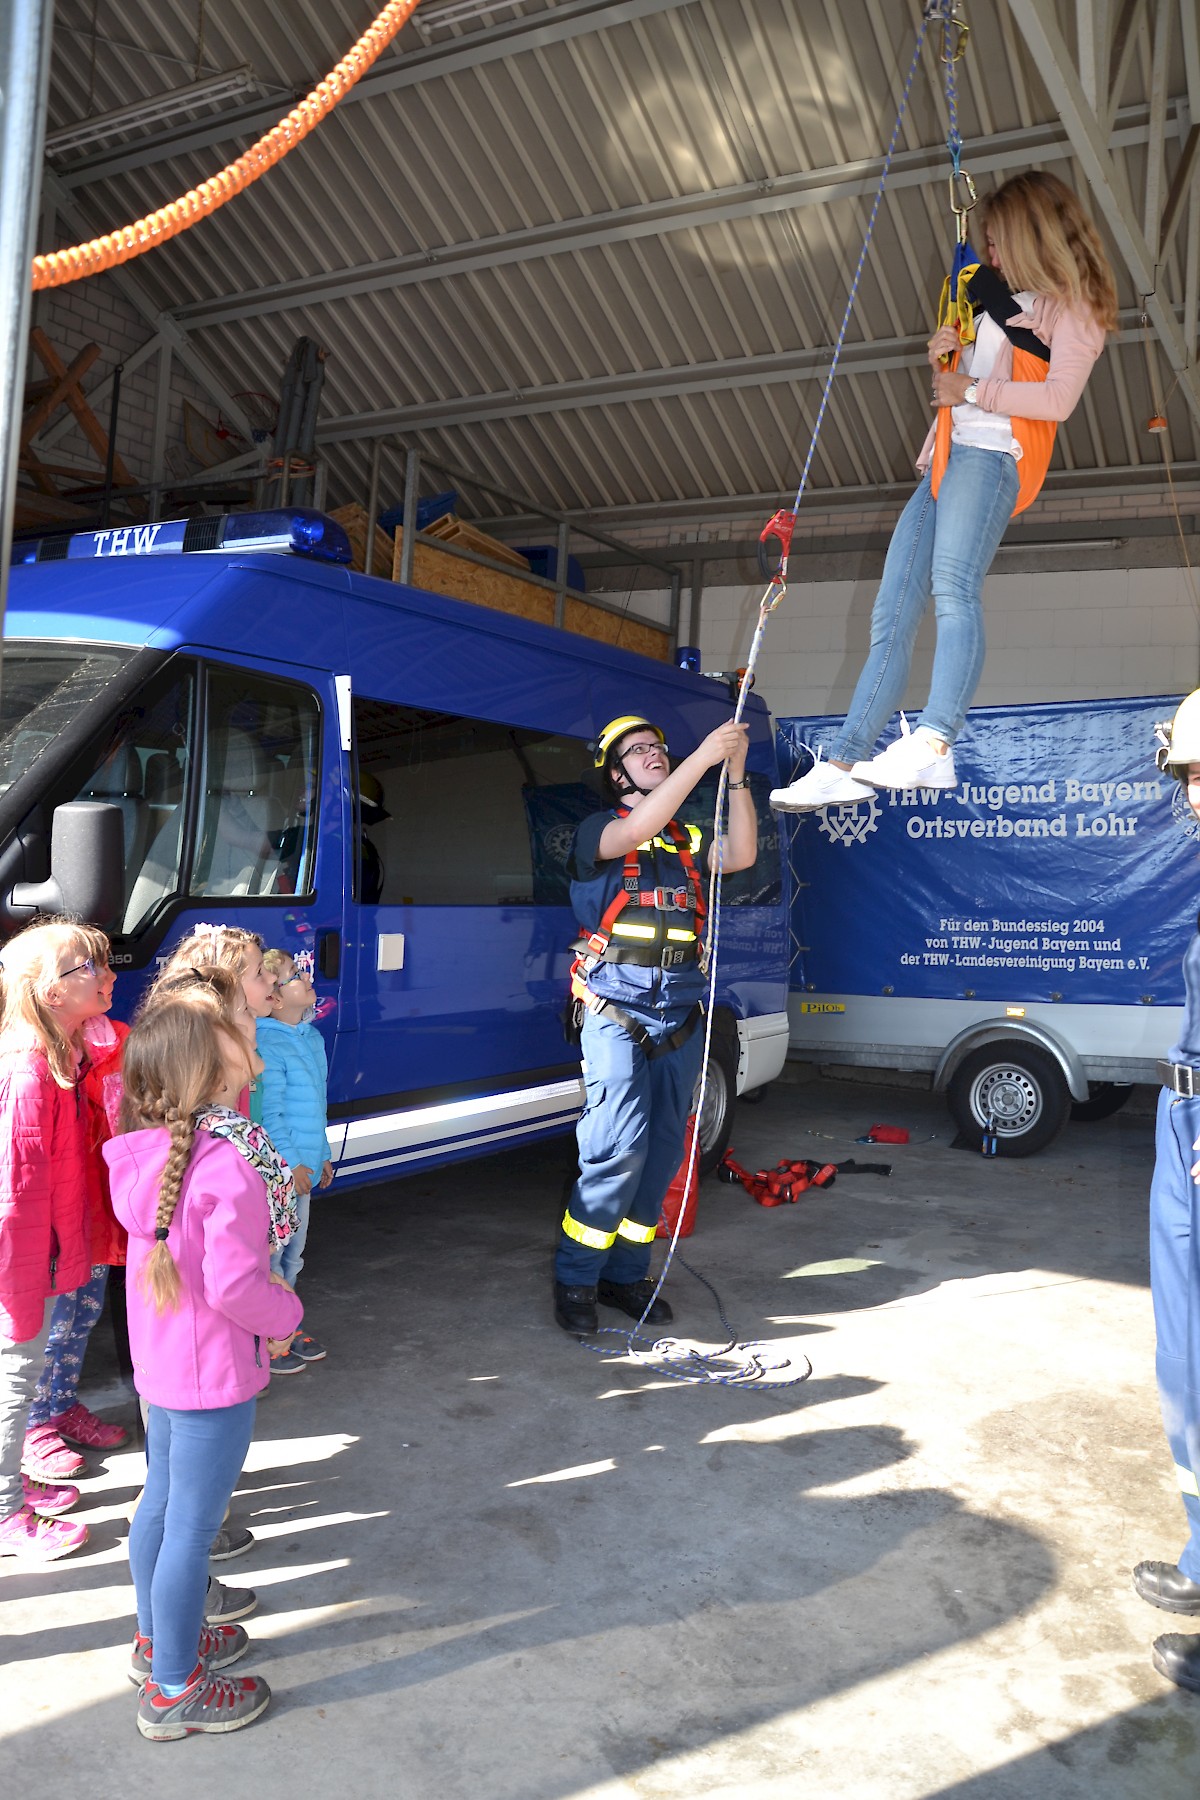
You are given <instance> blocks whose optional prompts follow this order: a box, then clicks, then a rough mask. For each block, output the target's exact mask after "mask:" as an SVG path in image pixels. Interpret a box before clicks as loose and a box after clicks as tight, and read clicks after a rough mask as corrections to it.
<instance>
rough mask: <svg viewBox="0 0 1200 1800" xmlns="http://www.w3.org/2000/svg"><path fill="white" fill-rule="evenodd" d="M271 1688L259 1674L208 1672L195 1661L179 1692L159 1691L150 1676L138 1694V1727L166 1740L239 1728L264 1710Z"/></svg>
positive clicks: (269, 1701)
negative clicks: (170, 1693)
mask: <svg viewBox="0 0 1200 1800" xmlns="http://www.w3.org/2000/svg"><path fill="white" fill-rule="evenodd" d="M270 1704H271V1690H270V1688H269V1687H268V1686H267V1684H266V1682H265V1681H263V1679H262V1678H261V1676H258V1675H240V1676H239V1675H210V1674H209V1673H208V1671H207V1670H206V1669H205V1667H204V1665H203V1664H202V1663H197V1664H196V1667H195V1670H194V1671H193V1674H192V1678H191V1680H190V1681H189V1683H188V1685H187V1687H186V1688H185V1689H184V1690H183V1692H182V1694H177V1695H176V1696H175V1698H174V1699H172V1698H171V1697H170V1696H169V1695H167V1694H163V1693H160V1692H159V1690H158V1687H157V1686H156V1684H155V1682H154V1679H153V1677H151V1678H150V1680H148V1681H146V1682H144V1683H143V1685H142V1691H141V1694H140V1695H139V1697H138V1714H137V1727H138V1730H139V1731H140V1732H141V1734H142V1736H143V1737H144V1738H151V1739H153V1740H154V1741H155V1742H156V1743H165V1742H167V1741H169V1740H170V1739H171V1738H182V1737H190V1736H191V1735H192V1733H193V1732H197V1731H213V1732H219V1731H240V1730H241V1729H242V1726H243V1725H249V1723H250V1721H251V1720H252V1719H257V1717H258V1715H259V1713H263V1712H266V1710H267V1708H268V1706H269V1705H270Z"/></svg>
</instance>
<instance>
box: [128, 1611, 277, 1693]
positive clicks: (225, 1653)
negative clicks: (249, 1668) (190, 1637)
mask: <svg viewBox="0 0 1200 1800" xmlns="http://www.w3.org/2000/svg"><path fill="white" fill-rule="evenodd" d="M249 1648H250V1639H249V1638H248V1637H247V1636H246V1633H245V1632H244V1631H243V1630H242V1627H241V1626H240V1625H202V1626H201V1627H200V1661H201V1662H202V1663H203V1664H204V1667H205V1668H206V1669H207V1670H208V1671H209V1673H210V1674H211V1673H213V1672H215V1671H216V1670H217V1669H227V1668H228V1667H229V1665H230V1664H231V1663H235V1662H236V1661H237V1660H238V1658H239V1657H240V1656H245V1654H246V1652H247V1650H248V1649H249ZM153 1660H154V1650H153V1646H152V1644H151V1642H150V1639H149V1638H147V1637H143V1636H142V1634H141V1632H140V1631H135V1632H134V1634H133V1655H132V1656H131V1657H130V1659H129V1679H130V1681H136V1682H137V1683H138V1685H139V1686H140V1685H141V1683H142V1682H143V1681H147V1680H149V1677H150V1674H151V1663H152V1662H153Z"/></svg>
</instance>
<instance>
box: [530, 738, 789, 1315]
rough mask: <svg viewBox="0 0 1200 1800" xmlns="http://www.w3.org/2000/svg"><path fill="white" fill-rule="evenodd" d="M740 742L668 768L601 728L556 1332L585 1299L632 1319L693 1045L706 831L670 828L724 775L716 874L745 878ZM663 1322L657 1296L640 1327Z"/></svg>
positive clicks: (586, 1305)
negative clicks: (696, 791)
mask: <svg viewBox="0 0 1200 1800" xmlns="http://www.w3.org/2000/svg"><path fill="white" fill-rule="evenodd" d="M748 735H749V733H748V728H747V727H746V726H745V725H736V724H734V723H733V722H732V720H731V721H730V722H729V723H728V724H725V725H719V726H718V727H717V729H716V730H715V731H712V732H710V733H709V735H708V736H707V737H706V738H705V739H704V741H703V743H701V744H700V746H699V747H698V749H696V750H693V751H692V753H691V755H690V756H686V757H684V759H683V760H682V762H680V763H679V764H678V766H677V767H676V768H674V769H672V767H671V761H670V757H669V755H668V752H667V744H666V739H665V738H664V736H663V733H662V732H661V731H660V730H659V728H658V726H657V725H654V724H652V723H651V721H650V720H649V719H643V718H639V717H638V716H636V715H634V714H625V715H624V716H623V717H621V718H618V719H613V720H612V721H611V722H610V723H609V724H608V725H606V726H605V728H604V730H603V731H602V732H601V734H600V737H599V739H598V741H597V744H596V746H595V766H596V768H597V770H599V771H600V772H601V774H602V775H603V777H604V779H605V780H606V781H607V784H608V787H609V789H610V791H611V793H612V795H613V797H614V800H615V801H616V804H615V806H614V807H612V808H611V809H610V810H608V811H605V812H597V813H593V814H592V815H591V816H590V817H589V818H587V819H585V820H584V821H583V823H582V825H580V826H579V828H578V830H577V831H576V833H575V841H574V844H573V847H572V852H571V863H570V875H571V903H572V905H573V907H574V909H575V917H576V919H577V920H578V921H579V924H580V926H581V928H582V931H583V940H582V942H581V944H580V945H579V946H578V951H579V954H578V957H577V960H576V962H575V965H574V968H573V970H572V977H571V991H572V996H573V1006H574V1009H575V1013H576V1016H577V1018H578V1020H579V1022H580V1029H581V1042H582V1051H583V1079H584V1088H585V1103H584V1110H583V1114H582V1116H581V1118H580V1120H579V1125H578V1127H577V1136H578V1141H579V1179H578V1181H577V1182H576V1183H575V1186H574V1188H573V1190H572V1192H571V1197H570V1199H569V1201H568V1203H567V1210H566V1212H565V1214H564V1216H563V1222H562V1230H561V1232H560V1235H559V1246H558V1254H557V1256H556V1258H555V1266H554V1274H555V1282H554V1316H555V1318H556V1319H557V1321H558V1323H559V1324H560V1325H561V1326H562V1328H563V1330H564V1331H573V1332H575V1333H577V1334H578V1333H581V1332H592V1331H595V1330H596V1329H597V1326H598V1320H597V1315H596V1303H597V1300H599V1301H600V1302H602V1303H603V1304H604V1305H605V1306H614V1307H617V1308H619V1309H620V1311H622V1312H624V1313H628V1315H629V1317H630V1318H633V1319H640V1318H641V1317H642V1314H643V1313H644V1312H645V1309H646V1304H647V1302H648V1301H649V1298H650V1295H651V1293H652V1292H653V1282H652V1281H651V1280H650V1279H649V1277H648V1275H647V1270H648V1269H649V1266H650V1247H651V1245H652V1244H653V1242H654V1233H655V1227H656V1225H657V1223H658V1218H659V1214H660V1211H661V1209H662V1202H663V1196H664V1195H665V1193H666V1191H667V1187H668V1185H669V1183H670V1181H671V1177H672V1176H673V1175H674V1174H675V1171H676V1170H677V1169H678V1167H679V1165H680V1163H681V1161H682V1159H683V1146H684V1136H685V1132H686V1127H687V1118H688V1113H689V1112H690V1110H691V1105H692V1097H693V1094H694V1092H695V1087H696V1081H697V1078H698V1076H699V1073H700V1059H701V1053H702V1049H703V1042H704V1032H703V1018H702V1011H701V1007H700V1001H701V999H702V997H703V994H704V989H705V978H704V972H703V969H702V967H701V960H700V951H701V948H702V933H703V921H704V913H705V890H706V888H707V883H708V875H709V871H710V869H711V868H712V867H713V866H714V864H715V855H714V850H715V846H714V843H713V836H712V832H711V830H709V831H701V830H700V828H699V827H698V826H696V825H687V826H682V825H680V824H679V823H678V822H677V821H676V819H675V816H674V815H675V813H676V812H677V811H678V810H679V809H680V808H681V807H682V806H683V804H684V802H685V801H686V800H687V798H688V795H689V794H690V793H691V792H692V789H693V788H694V787H695V786H696V784H697V782H699V781H700V779H701V778H702V777H703V776H704V775H705V774H706V773H707V771H708V770H709V769H711V768H715V767H716V766H717V765H718V764H720V763H722V762H724V761H726V760H728V763H729V783H728V786H729V817H728V834H727V835H726V837H725V838H724V841H723V844H722V847H721V868H722V869H723V870H724V871H726V872H728V873H730V874H732V873H733V871H734V870H736V869H748V868H749V867H750V865H751V864H752V863H753V861H754V859H755V856H756V855H757V852H758V823H757V820H756V817H755V813H754V803H753V801H752V800H751V798H750V788H749V784H748V782H747V779H746V750H747V739H748ZM647 1317H648V1319H649V1321H650V1322H651V1323H654V1324H659V1323H661V1322H663V1321H665V1320H667V1319H669V1318H670V1317H671V1309H670V1307H669V1306H668V1305H667V1303H666V1301H665V1300H663V1299H662V1298H661V1297H660V1298H659V1299H658V1300H656V1301H655V1303H654V1306H653V1307H652V1309H651V1311H650V1312H649V1314H648V1315H647Z"/></svg>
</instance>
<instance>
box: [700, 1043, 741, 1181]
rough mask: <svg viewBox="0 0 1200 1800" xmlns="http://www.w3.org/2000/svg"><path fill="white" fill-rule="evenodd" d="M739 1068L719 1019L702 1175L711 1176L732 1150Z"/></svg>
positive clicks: (703, 1123)
mask: <svg viewBox="0 0 1200 1800" xmlns="http://www.w3.org/2000/svg"><path fill="white" fill-rule="evenodd" d="M698 1029H699V1030H701V1031H702V1030H703V1029H704V1027H703V1026H702V1025H701V1026H699V1027H698ZM737 1065H738V1059H737V1047H736V1045H735V1044H734V1043H733V1042H732V1041H731V1039H730V1038H729V1036H728V1034H727V1033H726V1032H724V1031H722V1030H721V1021H720V1019H719V1018H716V1019H714V1020H713V1034H712V1046H711V1055H710V1056H709V1060H708V1085H707V1086H706V1088H705V1090H704V1110H703V1111H702V1112H701V1114H700V1126H699V1137H700V1152H699V1164H700V1173H701V1174H702V1175H711V1173H712V1171H713V1170H714V1169H715V1168H716V1166H717V1164H718V1163H719V1162H720V1160H721V1158H722V1157H723V1156H724V1154H725V1152H726V1150H728V1148H729V1138H730V1134H731V1133H732V1131H733V1103H734V1100H735V1099H736V1098H737Z"/></svg>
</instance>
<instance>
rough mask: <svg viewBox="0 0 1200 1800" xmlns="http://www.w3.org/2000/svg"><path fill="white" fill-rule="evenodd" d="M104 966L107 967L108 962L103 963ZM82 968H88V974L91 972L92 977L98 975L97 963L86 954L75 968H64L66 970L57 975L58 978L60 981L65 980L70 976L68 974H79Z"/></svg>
mask: <svg viewBox="0 0 1200 1800" xmlns="http://www.w3.org/2000/svg"><path fill="white" fill-rule="evenodd" d="M102 967H104V968H107V967H108V964H107V963H104V964H103V965H102ZM81 969H86V970H87V972H88V974H89V975H91V976H92V977H93V978H94V977H95V975H96V973H97V971H96V965H95V963H94V962H93V961H92V959H91V957H90V956H85V957H84V959H83V961H82V962H80V963H76V964H75V966H74V968H73V969H64V970H63V972H62V974H61V975H59V976H58V977H57V979H58V980H59V981H65V980H66V979H67V976H68V975H78V974H79V972H80V970H81Z"/></svg>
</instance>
